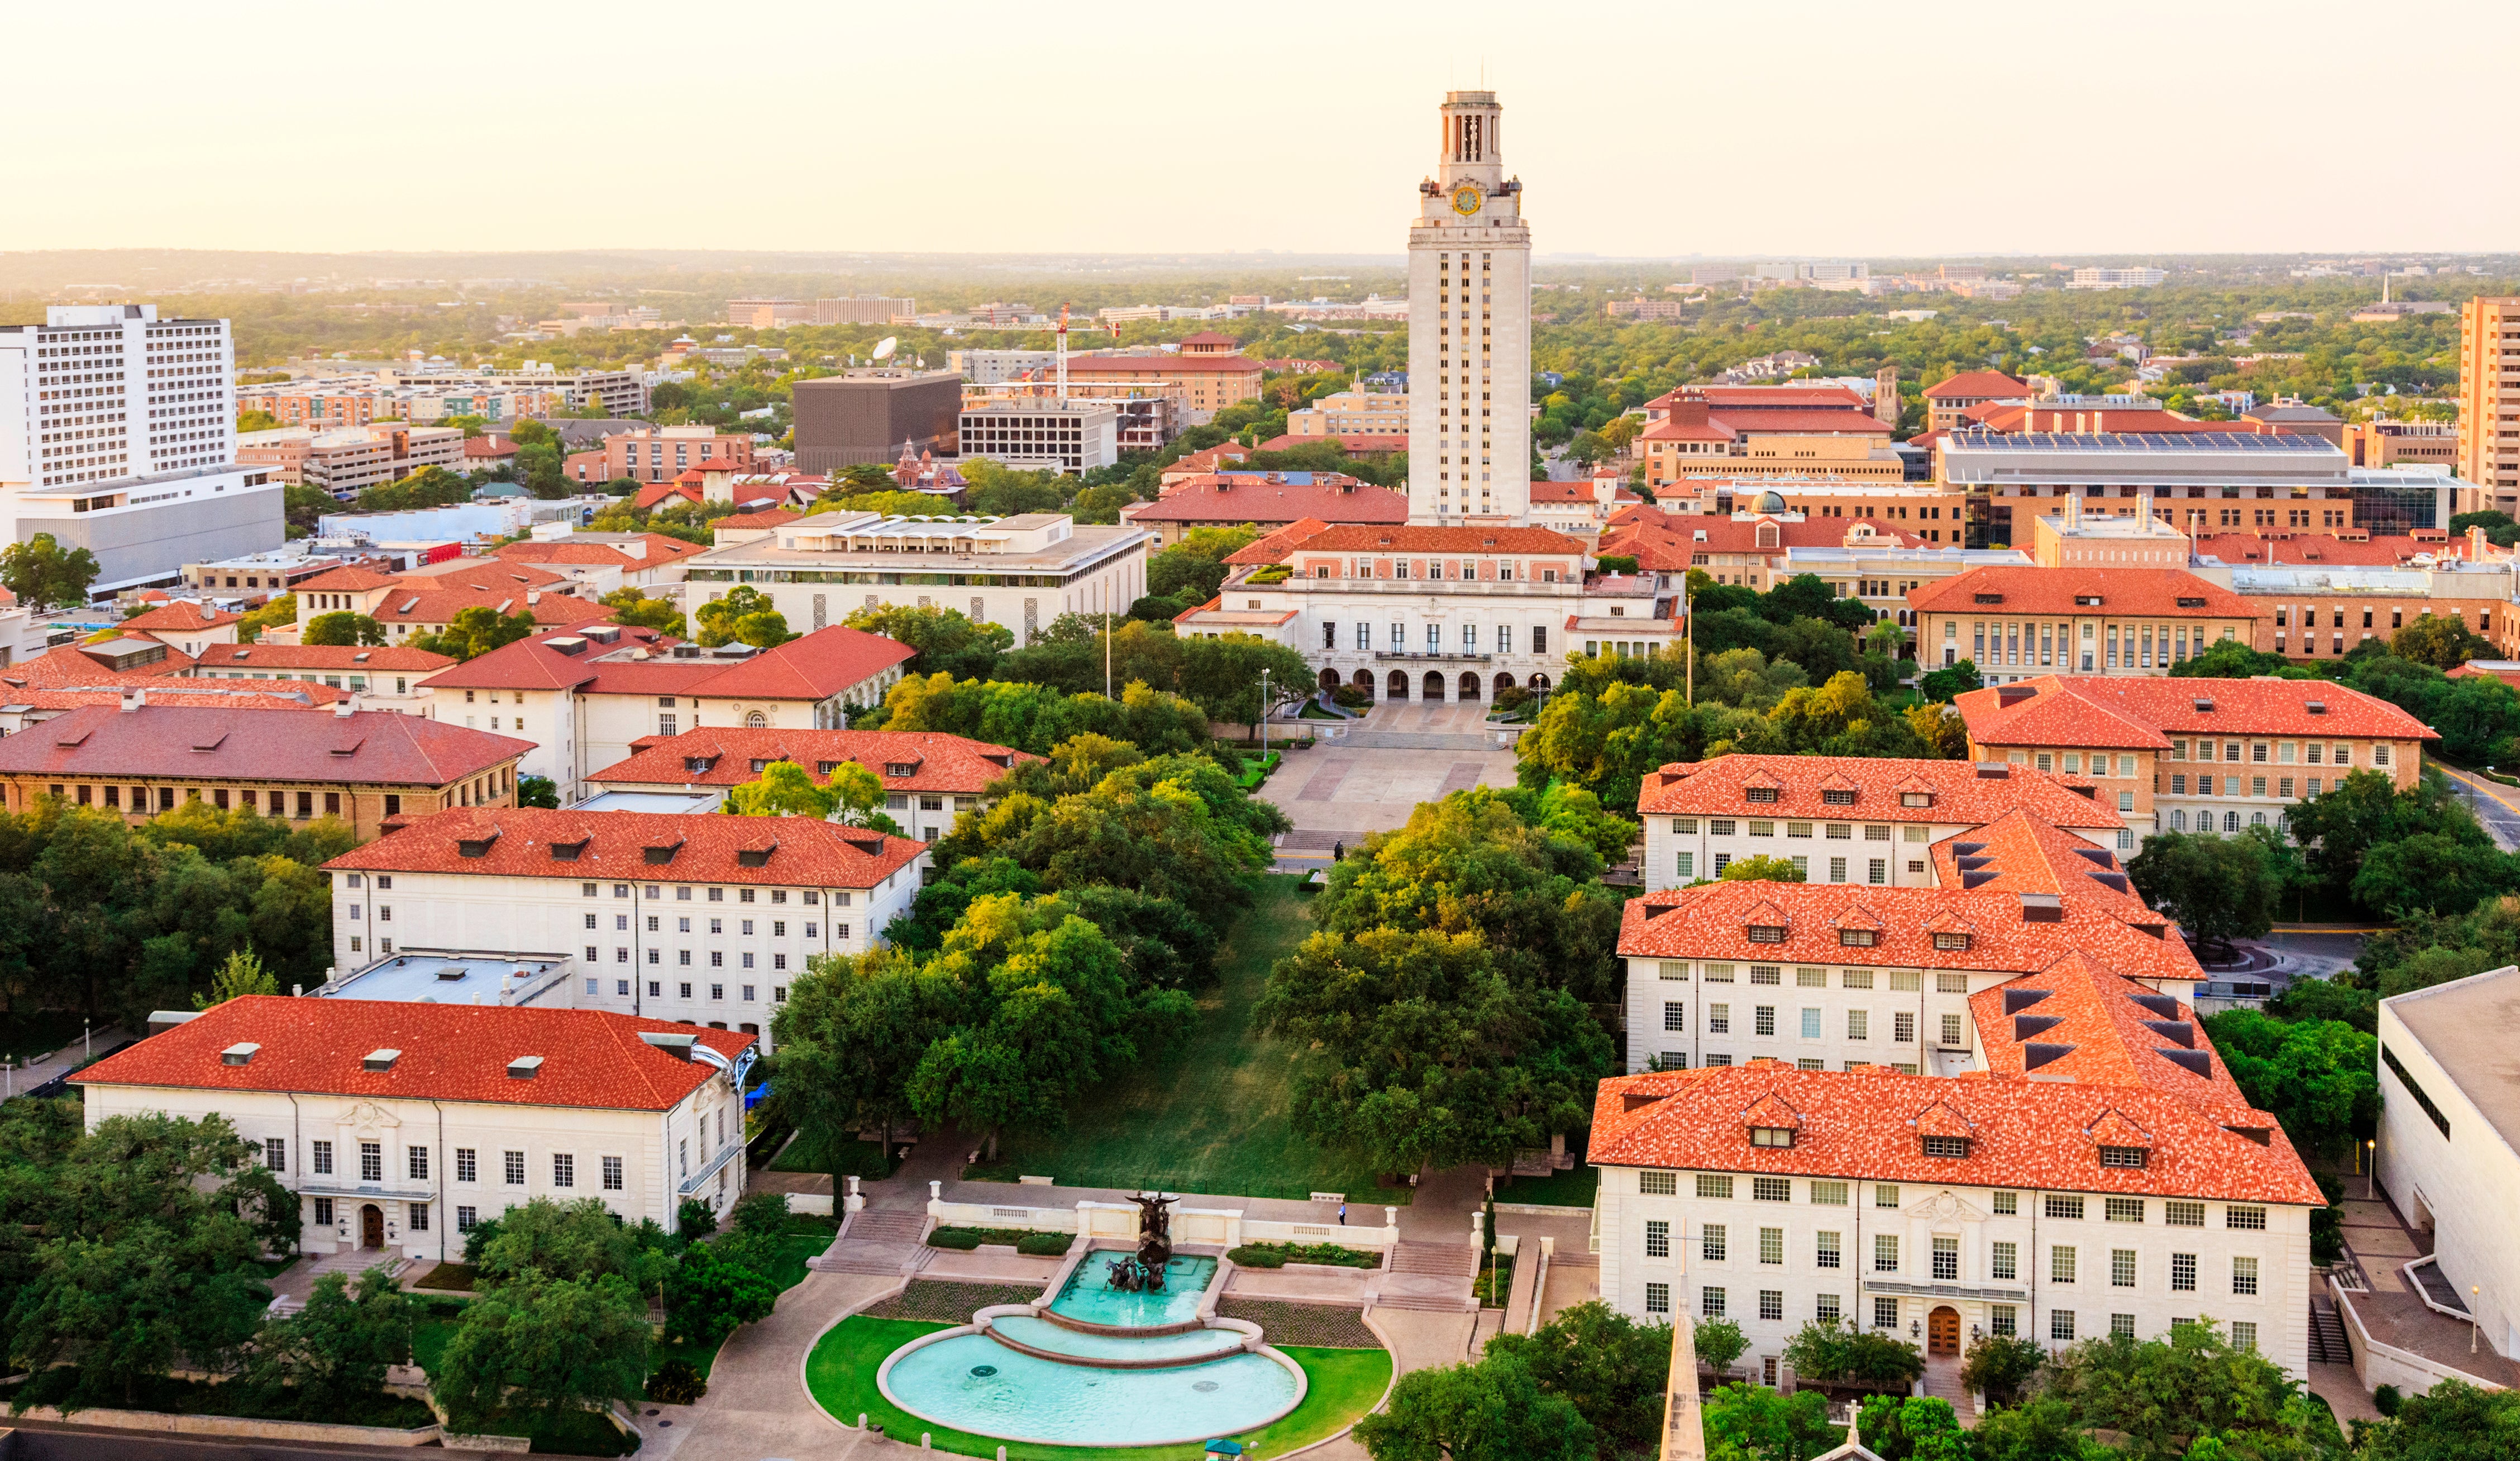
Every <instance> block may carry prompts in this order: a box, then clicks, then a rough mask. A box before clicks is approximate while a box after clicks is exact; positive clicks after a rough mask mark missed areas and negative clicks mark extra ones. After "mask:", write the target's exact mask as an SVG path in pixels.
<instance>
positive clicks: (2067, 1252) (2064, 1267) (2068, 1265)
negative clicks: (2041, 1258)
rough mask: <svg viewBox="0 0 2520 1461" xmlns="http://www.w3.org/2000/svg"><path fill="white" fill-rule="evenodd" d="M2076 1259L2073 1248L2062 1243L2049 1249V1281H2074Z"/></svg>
mask: <svg viewBox="0 0 2520 1461" xmlns="http://www.w3.org/2000/svg"><path fill="white" fill-rule="evenodd" d="M2074 1261H2075V1253H2074V1250H2073V1249H2071V1248H2067V1247H2064V1246H2062V1245H2061V1244H2060V1245H2058V1246H2057V1247H2054V1248H2050V1249H2048V1282H2049V1283H2072V1282H2073V1281H2074V1267H2075V1262H2074Z"/></svg>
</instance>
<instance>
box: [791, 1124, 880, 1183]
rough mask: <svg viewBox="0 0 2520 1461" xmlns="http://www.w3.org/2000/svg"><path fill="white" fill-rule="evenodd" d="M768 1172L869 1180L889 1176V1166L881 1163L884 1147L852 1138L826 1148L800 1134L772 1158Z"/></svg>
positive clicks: (815, 1139)
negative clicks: (810, 1173) (817, 1174)
mask: <svg viewBox="0 0 2520 1461" xmlns="http://www.w3.org/2000/svg"><path fill="white" fill-rule="evenodd" d="M770 1170H771V1171H772V1172H813V1173H830V1174H831V1175H832V1176H833V1177H844V1176H856V1177H865V1178H867V1179H868V1180H870V1181H877V1180H880V1179H882V1178H884V1177H888V1176H890V1175H892V1164H891V1163H890V1162H888V1161H886V1160H884V1154H883V1147H882V1146H881V1145H880V1144H878V1143H877V1142H873V1141H860V1140H858V1139H856V1138H855V1137H851V1138H849V1139H847V1140H844V1141H840V1142H837V1143H835V1144H834V1145H833V1146H832V1147H831V1148H829V1149H827V1148H826V1147H825V1146H824V1144H823V1143H822V1142H821V1141H820V1140H818V1139H817V1138H815V1137H812V1136H806V1135H799V1136H798V1137H797V1138H796V1139H795V1140H793V1141H790V1142H788V1143H787V1145H786V1146H785V1147H782V1148H781V1149H780V1152H779V1155H778V1156H777V1157H775V1158H773V1159H771V1163H770Z"/></svg>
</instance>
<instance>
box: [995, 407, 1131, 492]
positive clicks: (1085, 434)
mask: <svg viewBox="0 0 2520 1461" xmlns="http://www.w3.org/2000/svg"><path fill="white" fill-rule="evenodd" d="M961 422H962V424H961V435H960V436H959V437H958V438H957V439H958V440H959V441H960V442H961V444H962V452H963V455H964V456H966V457H986V458H988V459H989V460H991V461H993V462H1000V463H1004V464H1005V465H1008V466H1012V467H1015V468H1018V469H1020V470H1024V471H1056V472H1063V473H1066V474H1068V475H1071V476H1072V475H1075V474H1076V473H1079V472H1088V471H1092V470H1094V469H1095V468H1096V467H1101V466H1109V465H1112V464H1114V463H1116V462H1118V461H1119V460H1120V408H1119V407H1117V406H1115V405H1113V404H1112V403H1110V402H1108V401H1094V400H1066V401H1061V400H1057V399H1054V398H1051V397H1040V398H1023V399H1018V400H1010V401H981V402H971V401H966V402H965V403H964V404H963V415H962V418H961Z"/></svg>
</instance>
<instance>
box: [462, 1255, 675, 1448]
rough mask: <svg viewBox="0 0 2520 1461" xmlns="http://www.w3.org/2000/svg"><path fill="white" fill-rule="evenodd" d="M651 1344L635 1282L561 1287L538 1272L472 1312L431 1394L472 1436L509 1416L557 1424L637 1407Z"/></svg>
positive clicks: (610, 1278)
mask: <svg viewBox="0 0 2520 1461" xmlns="http://www.w3.org/2000/svg"><path fill="white" fill-rule="evenodd" d="M649 1345H650V1339H649V1328H648V1301H647V1300H646V1299H644V1298H642V1297H641V1296H640V1293H639V1291H638V1290H637V1289H635V1288H633V1287H632V1286H631V1284H630V1281H629V1280H628V1279H626V1278H623V1277H622V1276H621V1275H620V1274H617V1273H606V1274H603V1275H601V1276H599V1277H595V1278H590V1279H583V1280H569V1279H556V1278H552V1277H549V1276H547V1275H545V1274H544V1273H542V1272H541V1271H539V1270H536V1271H533V1272H529V1273H525V1274H522V1275H519V1277H518V1278H517V1280H516V1281H514V1282H510V1283H503V1284H501V1285H499V1286H497V1287H496V1288H493V1289H491V1290H490V1291H489V1292H487V1293H486V1294H484V1295H482V1296H481V1297H480V1298H478V1299H475V1300H474V1301H473V1302H472V1304H471V1305H470V1306H467V1307H466V1308H465V1310H464V1317H463V1319H462V1320H461V1321H460V1322H459V1323H458V1324H457V1325H456V1329H455V1336H454V1338H453V1339H451V1340H449V1341H448V1342H447V1345H446V1350H445V1353H444V1354H443V1355H442V1356H440V1358H439V1360H438V1363H437V1367H436V1369H434V1370H433V1371H431V1372H430V1375H429V1389H430V1391H431V1393H432V1394H433V1395H435V1396H436V1398H437V1401H438V1403H439V1404H441V1405H443V1406H444V1407H445V1409H446V1414H447V1418H448V1420H449V1421H451V1422H452V1423H453V1424H454V1427H455V1429H456V1430H458V1431H464V1432H473V1431H478V1430H479V1429H480V1427H481V1426H482V1425H483V1424H484V1423H485V1422H487V1421H488V1420H489V1419H490V1417H491V1415H492V1414H493V1413H494V1412H496V1411H499V1410H501V1409H503V1408H505V1409H526V1410H538V1411H540V1412H542V1413H543V1414H544V1415H546V1416H557V1415H559V1414H560V1413H561V1412H562V1411H563V1410H571V1409H596V1408H599V1407H601V1406H603V1405H605V1404H607V1403H608V1402H610V1401H613V1400H624V1401H636V1400H637V1399H638V1398H639V1396H640V1392H641V1390H642V1388H643V1387H644V1386H645V1385H646V1383H647V1379H648V1354H649Z"/></svg>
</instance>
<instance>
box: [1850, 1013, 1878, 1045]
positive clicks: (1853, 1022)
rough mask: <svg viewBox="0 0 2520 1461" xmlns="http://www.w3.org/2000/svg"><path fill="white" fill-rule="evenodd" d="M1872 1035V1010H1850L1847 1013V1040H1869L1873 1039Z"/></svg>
mask: <svg viewBox="0 0 2520 1461" xmlns="http://www.w3.org/2000/svg"><path fill="white" fill-rule="evenodd" d="M1871 1034H1872V1012H1871V1011H1870V1010H1866V1009H1850V1010H1848V1011H1847V1012H1846V1038H1847V1039H1848V1040H1868V1039H1870V1038H1871Z"/></svg>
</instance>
